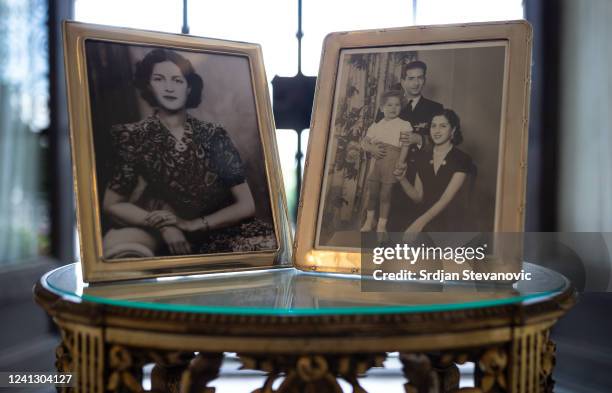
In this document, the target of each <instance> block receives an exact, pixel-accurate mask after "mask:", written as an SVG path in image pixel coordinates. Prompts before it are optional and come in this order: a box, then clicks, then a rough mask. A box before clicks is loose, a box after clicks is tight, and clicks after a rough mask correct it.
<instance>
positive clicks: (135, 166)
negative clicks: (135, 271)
mask: <svg viewBox="0 0 612 393" xmlns="http://www.w3.org/2000/svg"><path fill="white" fill-rule="evenodd" d="M85 45H86V50H87V66H88V69H89V85H90V92H91V100H92V108H93V111H92V121H93V133H94V146H95V152H96V172H97V180H98V189H99V190H101V191H102V192H101V193H100V201H99V203H100V206H101V208H100V211H101V212H102V217H101V219H102V228H103V232H104V238H103V245H104V258H105V259H109V260H112V259H117V258H134V257H152V256H163V255H188V254H209V253H221V252H236V251H259V250H266V249H267V250H273V249H275V248H276V246H277V245H276V240H275V236H274V226H273V222H272V215H271V210H270V198H269V196H268V187H267V181H266V177H265V176H261V175H262V174H264V173H265V168H264V159H263V150H262V148H261V143H259V132H258V128H257V121H256V112H255V105H254V99H253V94H252V88H251V86H250V73H249V69H248V62H247V60H246V59H245V58H243V57H237V56H227V55H221V54H208V53H197V52H187V51H178V50H172V49H166V48H159V47H157V48H155V47H145V46H136V45H125V44H117V43H108V42H100V41H88V42H87V43H86V44H85ZM126 59H129V61H126ZM256 201H257V202H256Z"/></svg>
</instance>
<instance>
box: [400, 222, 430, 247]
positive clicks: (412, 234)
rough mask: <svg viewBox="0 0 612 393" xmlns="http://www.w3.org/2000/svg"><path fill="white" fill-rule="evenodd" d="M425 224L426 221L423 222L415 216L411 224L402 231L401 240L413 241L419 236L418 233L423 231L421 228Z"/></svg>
mask: <svg viewBox="0 0 612 393" xmlns="http://www.w3.org/2000/svg"><path fill="white" fill-rule="evenodd" d="M426 224H427V223H426V222H424V221H423V220H421V219H420V218H417V219H416V220H415V221H414V222H413V223H412V224H410V226H409V227H408V229H406V231H404V237H403V241H404V242H406V243H413V242H415V241H416V239H417V237H418V236H419V233H421V232H423V228H425V225H426Z"/></svg>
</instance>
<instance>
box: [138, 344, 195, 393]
mask: <svg viewBox="0 0 612 393" xmlns="http://www.w3.org/2000/svg"><path fill="white" fill-rule="evenodd" d="M149 356H150V358H151V359H152V360H153V361H154V362H155V366H154V367H153V370H152V371H151V390H152V391H153V392H169V393H179V391H180V382H181V378H182V376H183V373H184V372H185V370H186V369H187V367H188V366H189V362H190V361H191V359H193V357H194V356H195V354H194V353H193V352H166V353H158V352H152V353H150V354H149Z"/></svg>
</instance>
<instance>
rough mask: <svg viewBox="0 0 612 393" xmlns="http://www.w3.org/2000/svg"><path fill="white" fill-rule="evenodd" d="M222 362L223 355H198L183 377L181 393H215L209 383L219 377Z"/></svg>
mask: <svg viewBox="0 0 612 393" xmlns="http://www.w3.org/2000/svg"><path fill="white" fill-rule="evenodd" d="M222 362H223V354H222V353H206V352H200V353H198V354H197V356H195V357H194V358H193V359H192V360H191V362H190V363H189V367H188V368H187V370H185V371H184V372H183V374H182V376H181V384H180V385H181V386H180V393H214V391H215V388H213V387H210V386H208V383H209V382H210V381H212V380H213V379H215V378H217V376H219V369H220V368H221V363H222Z"/></svg>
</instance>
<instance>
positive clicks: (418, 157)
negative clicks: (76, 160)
mask: <svg viewBox="0 0 612 393" xmlns="http://www.w3.org/2000/svg"><path fill="white" fill-rule="evenodd" d="M506 53H507V44H506V42H504V41H489V42H476V43H452V44H433V45H413V46H398V47H387V48H364V49H344V50H342V51H341V53H340V61H339V69H338V75H337V79H336V87H335V95H334V100H333V106H332V118H331V125H330V139H329V143H328V147H327V151H326V159H325V168H324V175H323V176H324V177H323V183H322V190H321V200H320V205H319V209H318V220H317V229H316V247H318V248H321V249H325V248H333V249H344V248H346V249H356V248H359V247H360V245H361V235H362V234H363V233H368V232H372V233H376V234H378V235H380V236H383V237H382V238H384V235H385V234H387V233H389V232H394V233H397V232H413V233H421V232H491V231H493V228H494V221H495V208H496V193H497V180H498V171H499V164H500V162H499V161H500V160H499V157H500V154H499V151H500V137H501V133H502V129H503V124H502V120H503V119H502V114H503V104H504V86H505V84H504V81H505V66H506Z"/></svg>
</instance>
